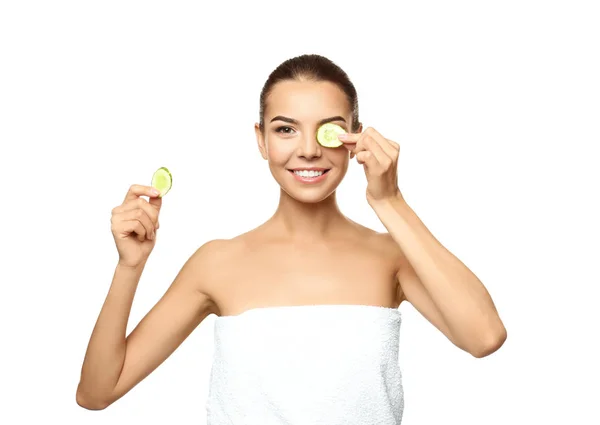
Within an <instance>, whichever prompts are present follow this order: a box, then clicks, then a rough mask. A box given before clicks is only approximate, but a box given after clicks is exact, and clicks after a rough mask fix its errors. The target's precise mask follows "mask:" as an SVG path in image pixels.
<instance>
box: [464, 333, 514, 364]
mask: <svg viewBox="0 0 600 425" xmlns="http://www.w3.org/2000/svg"><path fill="white" fill-rule="evenodd" d="M506 337H507V333H506V328H504V326H502V327H501V329H500V330H498V331H495V332H490V333H488V335H487V336H486V337H485V338H481V339H480V341H484V342H480V343H479V344H478V345H477V346H476V347H474V348H473V349H471V350H469V352H470V354H471V355H472V356H473V357H475V358H477V359H481V358H483V357H487V356H489V355H490V354H493V353H495V352H496V351H498V350H499V349H500V347H502V345H504V342H505V341H506Z"/></svg>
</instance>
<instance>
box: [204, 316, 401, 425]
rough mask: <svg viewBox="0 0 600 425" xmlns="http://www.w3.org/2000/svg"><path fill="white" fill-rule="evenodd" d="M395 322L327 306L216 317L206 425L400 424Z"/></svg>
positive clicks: (397, 326) (397, 324)
mask: <svg viewBox="0 0 600 425" xmlns="http://www.w3.org/2000/svg"><path fill="white" fill-rule="evenodd" d="M400 322H401V315H400V311H399V310H398V309H395V308H388V307H379V306H367V305H332V304H327V305H303V306H281V307H279V306H277V307H263V308H254V309H251V310H249V311H246V312H244V313H242V314H239V315H236V316H221V317H217V318H216V319H215V322H214V323H215V329H214V338H215V339H214V342H215V351H214V359H213V366H212V370H211V377H210V389H209V395H208V400H207V404H206V409H207V414H208V422H207V423H208V425H320V424H323V425H338V424H339V425H354V424H356V425H374V424H378V425H379V424H380V425H392V424H393V425H399V424H400V423H401V422H402V413H403V410H404V391H403V387H402V375H401V371H400V367H399V358H398V350H399V333H400Z"/></svg>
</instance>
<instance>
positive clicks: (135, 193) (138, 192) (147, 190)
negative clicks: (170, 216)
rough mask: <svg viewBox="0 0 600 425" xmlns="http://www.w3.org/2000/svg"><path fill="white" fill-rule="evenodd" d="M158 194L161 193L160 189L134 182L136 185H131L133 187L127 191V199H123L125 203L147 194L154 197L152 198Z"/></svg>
mask: <svg viewBox="0 0 600 425" xmlns="http://www.w3.org/2000/svg"><path fill="white" fill-rule="evenodd" d="M158 195H159V192H158V190H156V189H155V188H153V187H152V186H143V185H139V184H134V185H131V187H130V188H129V190H128V191H127V195H125V199H124V200H123V203H126V202H128V201H132V200H134V199H136V198H139V197H140V196H147V197H148V198H150V199H152V198H157V197H158Z"/></svg>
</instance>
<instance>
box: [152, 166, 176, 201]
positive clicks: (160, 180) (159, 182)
mask: <svg viewBox="0 0 600 425" xmlns="http://www.w3.org/2000/svg"><path fill="white" fill-rule="evenodd" d="M151 185H152V187H153V188H155V189H157V190H158V191H159V192H160V194H159V195H158V196H159V198H162V197H163V196H165V195H166V194H167V192H168V191H169V190H171V186H173V177H172V176H171V172H170V171H169V170H168V169H167V167H160V168H159V169H158V170H156V171H155V172H154V174H153V175H152V183H151Z"/></svg>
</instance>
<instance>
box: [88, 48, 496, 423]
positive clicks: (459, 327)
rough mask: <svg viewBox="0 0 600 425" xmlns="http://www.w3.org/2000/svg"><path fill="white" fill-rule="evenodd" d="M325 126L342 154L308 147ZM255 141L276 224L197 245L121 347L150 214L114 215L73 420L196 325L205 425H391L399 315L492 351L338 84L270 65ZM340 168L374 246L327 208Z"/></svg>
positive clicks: (486, 324) (453, 261) (299, 67)
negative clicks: (107, 280) (210, 356)
mask: <svg viewBox="0 0 600 425" xmlns="http://www.w3.org/2000/svg"><path fill="white" fill-rule="evenodd" d="M325 122H333V123H336V124H339V125H340V126H342V127H343V128H344V129H345V130H346V131H347V134H345V135H342V136H340V139H341V141H343V142H344V144H343V145H342V146H340V147H337V148H326V147H323V146H321V145H320V144H319V143H318V142H317V139H316V133H317V129H318V128H319V126H320V125H322V124H323V123H325ZM255 131H256V140H257V142H258V149H259V150H260V153H261V155H262V157H263V158H264V159H265V160H266V161H267V163H268V165H269V168H270V170H271V173H272V175H273V177H274V178H275V180H276V181H277V182H278V183H279V185H280V187H281V194H280V201H279V206H278V208H277V210H276V211H275V212H274V214H273V215H272V216H271V217H270V218H269V219H268V220H267V221H266V222H264V223H263V224H262V225H260V226H259V227H257V228H255V229H252V230H250V231H248V232H246V233H244V234H241V235H239V236H237V237H235V238H232V239H226V240H225V239H223V240H212V241H209V242H206V243H204V244H203V245H202V246H200V247H199V248H198V250H197V251H196V252H195V253H194V254H193V255H192V256H191V257H190V258H189V259H188V261H187V262H186V263H185V265H184V266H183V267H182V269H181V271H180V272H179V274H178V275H177V276H176V278H175V280H174V282H173V283H172V285H171V286H170V288H169V289H168V290H167V291H166V293H165V294H164V296H163V297H162V298H161V299H160V300H159V301H158V303H157V304H156V305H155V306H154V307H153V308H152V309H151V310H150V312H149V313H148V314H147V315H146V316H145V317H144V318H143V319H142V320H141V322H140V323H139V324H138V325H137V327H136V328H135V329H134V330H133V331H132V332H131V334H130V335H129V336H127V335H126V326H127V320H128V317H129V313H130V309H131V305H132V301H133V297H134V293H135V291H136V286H137V284H138V281H139V279H140V276H141V274H142V271H143V269H144V265H145V264H146V261H147V260H148V256H149V254H150V252H151V251H152V249H153V247H154V245H155V243H156V234H157V230H158V229H159V212H160V208H161V204H162V202H164V200H163V199H162V198H159V197H157V194H156V192H154V191H153V189H152V188H151V187H147V186H141V185H133V186H131V188H130V189H129V191H128V193H127V195H126V197H125V200H124V202H123V203H122V204H121V205H120V206H117V207H116V208H114V209H113V211H112V233H113V236H114V239H115V243H116V246H117V250H118V253H119V262H118V264H117V266H116V270H115V273H114V278H113V281H112V284H111V287H110V290H109V292H108V295H107V298H106V301H105V303H104V305H103V307H102V310H101V311H100V315H99V317H98V321H97V323H96V326H95V328H94V330H93V332H92V335H91V339H90V342H89V346H88V349H87V353H86V356H85V359H84V362H83V367H82V374H81V380H80V383H79V386H78V388H77V403H78V404H79V405H80V406H82V407H84V408H87V409H104V408H106V407H107V406H109V405H110V404H112V403H114V402H115V401H116V400H118V399H119V398H121V397H122V396H123V395H125V394H126V393H127V392H128V391H130V390H131V389H132V388H133V387H134V386H136V385H137V384H138V383H139V382H140V381H142V380H143V379H144V378H145V377H146V376H148V375H149V374H150V373H151V372H152V371H153V370H155V369H156V368H157V367H158V366H159V365H160V364H161V363H163V362H164V361H165V359H167V358H168V357H169V356H170V355H171V354H172V353H173V352H174V350H176V349H177V347H178V346H179V345H180V344H181V343H182V342H183V341H184V340H185V339H186V338H187V337H188V336H189V335H190V334H191V332H192V331H193V330H194V329H195V328H196V327H197V326H198V325H199V324H200V323H201V322H202V321H203V320H204V319H205V318H206V317H207V316H208V315H210V314H215V315H216V319H215V354H214V363H213V368H212V373H211V378H210V393H209V399H208V403H207V411H208V419H209V422H208V423H209V424H212V425H220V424H259V423H260V424H265V425H266V424H303V425H304V424H315V423H323V424H325V423H326V424H328V425H334V424H345V425H348V424H361V425H364V424H367V423H379V424H398V423H400V422H401V420H402V413H403V407H404V393H403V387H402V377H401V373H400V370H399V367H398V343H399V330H400V312H399V310H398V307H399V306H400V304H401V303H402V302H403V301H408V302H409V303H411V304H412V305H413V306H414V307H415V308H416V309H417V310H418V311H419V312H420V313H421V314H423V316H424V317H425V318H426V319H427V320H429V321H430V322H431V323H432V324H433V325H434V326H435V327H436V328H437V329H439V330H440V331H441V332H443V334H444V335H445V336H446V337H447V338H448V339H449V340H450V341H451V342H452V343H453V344H455V345H456V346H457V347H459V348H460V349H462V350H464V351H466V352H468V353H470V354H471V355H473V356H475V357H483V356H487V355H489V354H490V353H492V352H494V351H495V350H497V349H498V348H499V347H500V346H501V345H502V344H503V342H504V340H505V339H506V330H505V328H504V326H503V323H502V321H501V319H500V318H499V316H498V313H497V311H496V308H495V306H494V303H493V301H492V299H491V298H490V296H489V294H488V292H487V291H486V289H485V287H484V286H483V285H482V283H481V282H480V281H479V279H478V278H477V277H476V276H475V275H474V274H473V273H472V272H471V271H470V270H469V269H468V268H467V267H466V266H465V265H464V264H463V263H462V262H461V261H460V260H458V259H457V258H456V257H455V256H454V255H453V254H451V253H450V252H449V251H448V250H446V249H445V248H444V247H443V246H442V245H441V244H440V243H439V242H438V241H437V240H436V239H435V238H434V236H433V235H432V234H431V233H430V232H429V231H428V230H427V228H426V227H425V226H424V224H423V223H422V222H421V221H420V219H419V218H418V217H417V215H416V214H415V213H414V211H413V210H412V209H411V208H410V207H409V205H408V204H407V202H406V200H405V199H404V197H403V196H402V193H401V191H400V189H399V187H398V184H397V168H396V167H397V161H398V155H399V151H400V149H399V145H398V144H397V143H395V142H393V141H391V140H389V139H387V138H386V137H384V136H383V135H381V134H380V133H378V132H377V131H376V130H375V129H373V128H366V129H363V126H362V124H361V123H360V122H359V118H358V102H357V94H356V91H355V88H354V86H353V84H352V83H351V81H350V80H349V78H348V76H347V75H346V73H345V72H344V71H342V70H341V69H340V68H339V67H338V66H336V65H335V64H334V63H332V62H331V61H330V60H328V59H327V58H324V57H322V56H318V55H303V56H299V57H295V58H292V59H290V60H288V61H286V62H284V63H282V64H281V65H280V66H279V67H278V68H277V69H276V70H275V71H273V73H272V74H271V75H270V76H269V78H268V80H267V81H266V83H265V85H264V88H263V91H262V93H261V96H260V121H259V123H257V124H256V125H255ZM354 159H355V160H356V161H357V162H358V163H359V164H361V165H362V166H363V167H364V171H365V176H366V179H367V182H368V183H367V191H366V201H367V202H368V204H369V205H370V206H371V207H372V208H373V210H374V211H375V213H376V214H377V216H378V217H379V219H380V220H381V222H382V223H383V225H384V226H385V228H386V229H387V230H388V232H385V233H378V232H375V231H373V230H371V229H369V228H366V227H364V226H362V225H360V224H358V223H355V222H353V221H352V220H350V219H348V218H347V217H345V216H344V214H343V213H342V212H341V211H340V210H339V208H338V205H337V203H336V188H337V187H338V185H339V184H340V182H341V181H342V179H343V178H344V175H345V174H346V171H347V168H348V164H349V162H350V161H351V160H354ZM303 170H304V171H303ZM306 170H312V171H310V172H307V171H306ZM141 196H147V197H148V199H149V201H146V200H145V199H143V198H141ZM167 202H168V201H167Z"/></svg>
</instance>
